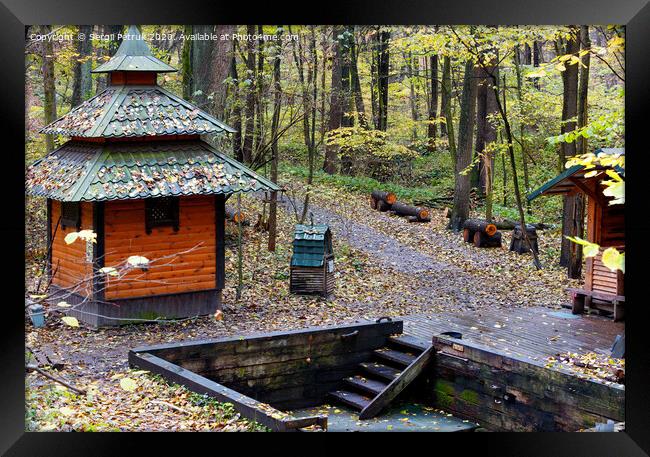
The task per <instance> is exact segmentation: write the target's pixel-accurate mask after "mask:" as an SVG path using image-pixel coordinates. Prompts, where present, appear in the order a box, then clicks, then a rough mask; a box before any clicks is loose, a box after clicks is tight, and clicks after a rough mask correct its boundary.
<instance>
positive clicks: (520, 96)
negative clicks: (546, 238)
mask: <svg viewBox="0 0 650 457" xmlns="http://www.w3.org/2000/svg"><path fill="white" fill-rule="evenodd" d="M515 72H516V74H517V99H518V100H519V114H520V116H521V119H522V120H521V121H520V122H519V142H520V147H521V164H522V166H523V170H524V190H525V191H526V193H527V192H528V190H529V189H530V181H529V178H528V157H527V152H526V140H525V138H524V124H523V119H524V112H523V83H522V78H521V65H520V62H519V59H518V58H517V54H516V53H515ZM526 212H527V213H528V214H532V209H531V207H530V202H529V201H528V200H526Z"/></svg>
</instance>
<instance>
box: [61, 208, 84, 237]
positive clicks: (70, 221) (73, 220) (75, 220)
mask: <svg viewBox="0 0 650 457" xmlns="http://www.w3.org/2000/svg"><path fill="white" fill-rule="evenodd" d="M61 227H63V229H66V228H68V227H75V228H76V229H77V230H80V229H81V203H79V202H61Z"/></svg>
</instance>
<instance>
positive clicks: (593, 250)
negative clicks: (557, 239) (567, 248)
mask: <svg viewBox="0 0 650 457" xmlns="http://www.w3.org/2000/svg"><path fill="white" fill-rule="evenodd" d="M565 238H566V239H568V240H570V241H573V242H574V243H576V244H579V245H581V246H584V247H583V248H582V252H583V253H584V255H585V257H596V256H597V255H598V250H599V249H600V246H598V245H597V244H596V243H592V242H590V241H587V240H583V239H582V238H580V237H577V236H576V237H572V236H567V237H565Z"/></svg>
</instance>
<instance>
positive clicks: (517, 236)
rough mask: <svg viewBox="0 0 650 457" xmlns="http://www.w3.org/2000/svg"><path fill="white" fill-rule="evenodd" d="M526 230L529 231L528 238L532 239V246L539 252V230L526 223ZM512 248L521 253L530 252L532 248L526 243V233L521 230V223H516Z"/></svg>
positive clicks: (511, 242)
mask: <svg viewBox="0 0 650 457" xmlns="http://www.w3.org/2000/svg"><path fill="white" fill-rule="evenodd" d="M526 232H528V239H529V240H530V244H531V247H532V248H533V249H534V250H535V252H539V247H538V245H537V230H536V229H535V227H534V226H533V225H529V224H526ZM510 250H511V251H513V252H517V253H519V254H525V253H527V252H530V249H528V246H527V245H526V239H525V238H524V233H523V231H522V230H521V224H517V225H515V228H514V230H513V231H512V241H510Z"/></svg>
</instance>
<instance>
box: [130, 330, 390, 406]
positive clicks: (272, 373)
mask: <svg viewBox="0 0 650 457" xmlns="http://www.w3.org/2000/svg"><path fill="white" fill-rule="evenodd" d="M399 333H402V322H401V321H390V322H381V323H362V324H351V325H340V326H335V327H327V328H308V329H302V330H294V331H288V332H275V333H268V334H263V335H259V336H251V337H246V338H239V337H235V338H222V339H217V340H208V341H199V342H192V343H177V344H170V345H160V346H153V347H149V348H139V349H135V350H134V351H135V352H147V353H149V354H152V355H154V356H156V357H159V358H161V359H163V360H166V361H168V362H171V363H172V364H174V365H177V366H180V367H182V368H184V369H186V370H189V371H191V372H193V373H196V374H197V375H200V376H202V377H204V378H207V379H209V380H212V381H215V382H217V383H219V384H221V385H223V386H226V387H228V388H230V389H233V390H235V391H237V392H239V393H242V394H244V395H246V396H248V397H252V398H254V399H255V400H258V401H260V402H264V403H268V404H270V405H271V406H273V407H274V408H276V409H279V410H289V409H296V408H304V407H310V406H317V405H320V404H322V403H323V402H324V401H325V396H326V394H327V393H328V392H330V391H331V390H333V389H335V388H336V387H337V386H338V385H339V384H340V383H341V380H342V379H343V378H344V377H347V376H352V375H353V374H354V373H355V372H356V370H357V366H358V364H359V363H360V362H365V361H368V360H369V359H370V358H371V356H372V352H373V351H374V350H375V349H378V348H380V347H382V346H384V345H385V344H386V340H387V338H388V337H389V336H390V335H393V334H399Z"/></svg>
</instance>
